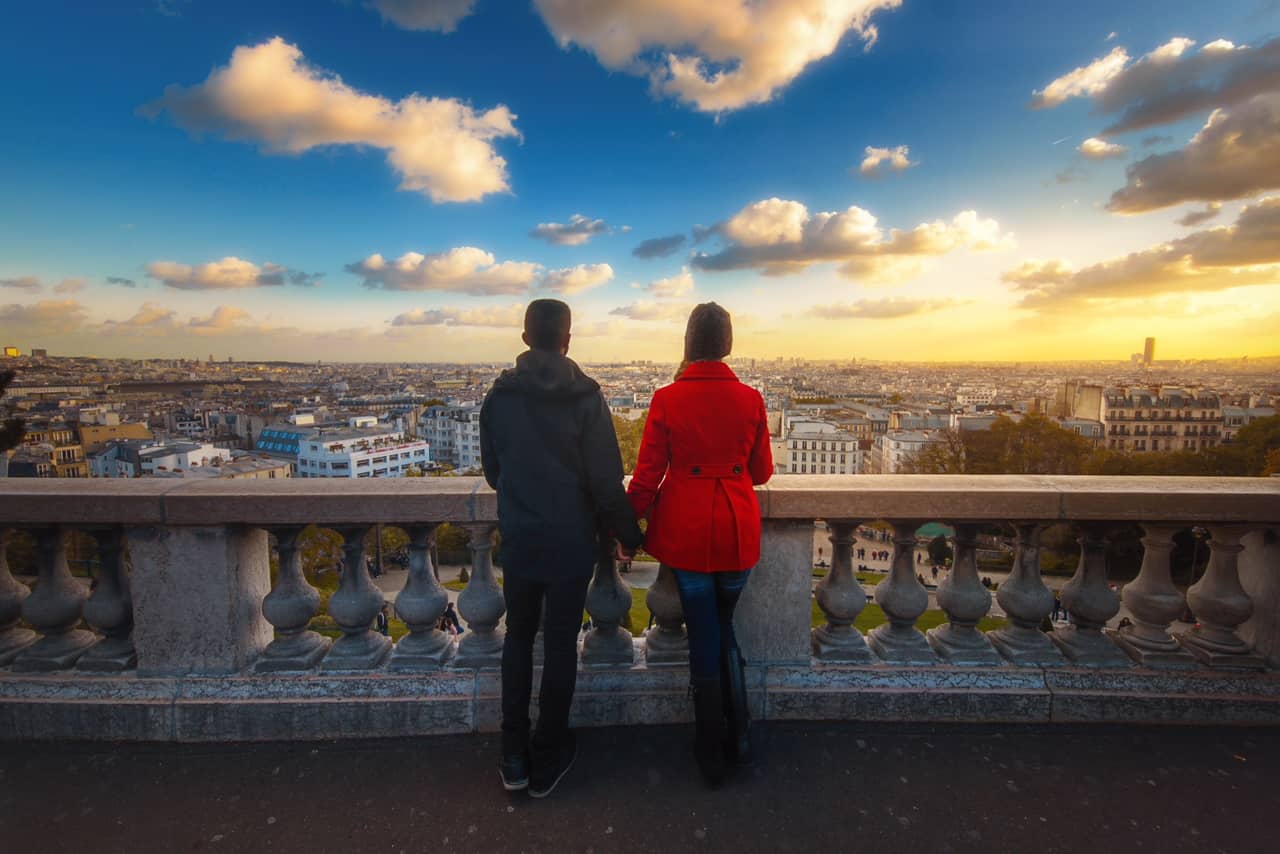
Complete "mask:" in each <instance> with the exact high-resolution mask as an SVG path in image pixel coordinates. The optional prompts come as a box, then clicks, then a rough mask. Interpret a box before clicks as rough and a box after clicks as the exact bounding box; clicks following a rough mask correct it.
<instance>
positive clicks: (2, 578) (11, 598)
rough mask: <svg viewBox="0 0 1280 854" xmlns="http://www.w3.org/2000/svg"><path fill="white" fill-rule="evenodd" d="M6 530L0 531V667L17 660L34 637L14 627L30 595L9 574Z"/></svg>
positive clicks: (23, 585)
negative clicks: (25, 600) (23, 604)
mask: <svg viewBox="0 0 1280 854" xmlns="http://www.w3.org/2000/svg"><path fill="white" fill-rule="evenodd" d="M11 536H13V531H12V529H10V528H0V667H5V666H6V665H8V664H9V662H11V661H13V660H14V659H15V658H17V657H18V654H19V653H20V652H22V651H23V650H24V649H26V648H27V647H29V646H31V644H33V643H35V642H36V633H35V632H33V631H31V629H23V628H19V627H18V620H20V619H21V618H22V602H23V600H24V599H26V598H27V597H28V596H30V595H31V590H30V588H28V587H27V585H25V584H23V583H22V582H21V581H19V580H18V579H16V578H14V577H13V574H12V573H11V572H9V538H10V537H11Z"/></svg>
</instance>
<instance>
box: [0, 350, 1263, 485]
mask: <svg viewBox="0 0 1280 854" xmlns="http://www.w3.org/2000/svg"><path fill="white" fill-rule="evenodd" d="M1142 344H1143V349H1142V351H1141V352H1135V353H1134V354H1133V355H1132V357H1131V358H1130V359H1129V360H1127V361H1125V362H1110V363H1109V362H1094V363H1083V362H1082V363H1071V364H1034V363H1027V364H1021V365H1005V364H989V365H981V364H977V365H965V364H932V365H931V364H909V363H892V362H872V361H858V360H849V361H847V362H838V361H818V360H813V361H810V360H804V359H772V360H766V359H752V358H749V357H737V358H731V359H730V363H731V365H732V367H733V368H734V369H735V371H736V372H737V373H738V375H739V377H740V378H741V379H742V380H743V381H744V382H746V383H747V384H749V385H751V386H752V387H753V388H756V389H757V390H758V391H759V392H760V393H761V394H762V395H763V396H764V398H765V403H766V407H767V409H768V412H769V417H770V425H769V426H770V433H771V436H772V441H773V445H774V447H773V454H774V461H775V465H776V467H777V471H778V472H779V473H784V474H814V475H818V474H842V475H857V474H899V473H905V472H912V471H917V470H919V469H917V468H913V465H914V463H915V461H916V460H917V459H918V458H920V456H921V454H922V452H923V451H924V449H925V448H927V447H929V446H931V445H939V444H942V443H944V442H945V441H946V440H947V437H948V436H955V435H957V434H963V433H972V432H974V431H982V430H989V429H990V428H991V427H992V425H993V424H995V423H996V422H997V420H998V419H1000V418H1001V417H1004V418H1008V419H1013V420H1019V419H1021V418H1023V417H1025V416H1028V415H1032V416H1037V415H1038V416H1044V417H1047V418H1049V419H1051V420H1052V421H1053V422H1054V423H1055V424H1056V425H1057V426H1059V427H1060V428H1061V429H1063V430H1067V431H1070V432H1072V433H1075V434H1076V435H1078V436H1080V437H1081V438H1082V439H1084V440H1085V441H1086V442H1087V444H1088V446H1089V447H1091V448H1093V449H1097V450H1106V451H1111V452H1114V453H1117V454H1123V455H1145V454H1155V453H1164V454H1171V453H1178V452H1181V453H1183V454H1194V453H1198V452H1202V451H1207V450H1210V449H1213V448H1217V447H1220V446H1223V445H1230V444H1231V443H1232V442H1233V441H1234V440H1235V438H1236V436H1237V434H1238V433H1239V431H1240V430H1241V429H1242V428H1244V427H1246V426H1248V425H1249V424H1250V423H1253V422H1255V421H1259V420H1261V419H1266V418H1272V417H1274V416H1275V415H1276V412H1277V409H1276V404H1277V402H1278V401H1280V358H1274V359H1254V360H1250V359H1238V360H1204V361H1197V362H1188V363H1184V362H1180V361H1171V360H1161V359H1158V358H1156V356H1157V351H1156V339H1154V338H1147V339H1145V341H1144V342H1142ZM15 350H16V348H6V350H5V356H4V357H3V361H2V362H0V365H3V367H4V368H5V369H7V370H10V371H13V372H14V374H15V379H14V380H13V381H12V382H11V384H10V385H9V386H8V388H7V390H6V393H5V396H4V398H3V399H2V400H0V405H3V407H4V408H5V409H6V410H7V411H8V412H9V413H11V414H14V415H17V416H20V417H21V418H22V419H23V421H24V423H25V427H26V433H25V436H24V439H23V442H22V445H21V446H20V447H18V448H15V449H12V450H10V451H9V452H7V454H6V455H4V457H3V459H0V472H2V473H6V474H7V475H8V476H10V477H62V478H84V477H161V478H207V477H218V478H233V479H256V478H286V477H303V478H317V477H324V478H329V477H352V478H355V477H408V476H423V475H445V476H461V475H477V474H479V473H480V440H479V435H480V433H479V431H480V425H479V408H480V404H481V403H482V402H483V399H484V395H485V393H486V392H487V391H488V389H489V387H490V386H491V385H492V383H493V380H494V379H495V378H496V377H497V375H498V373H499V372H500V371H501V370H502V369H503V368H505V367H506V365H503V364H495V363H490V364H484V363H474V364H471V363H469V364H443V365H440V364H425V365H415V364H347V363H316V364H302V363H286V362H243V361H234V360H233V359H232V358H230V357H224V358H222V359H218V358H217V357H215V356H214V355H213V354H210V356H209V357H208V358H206V359H203V360H178V359H140V360H133V359H86V358H71V357H59V356H56V355H55V356H50V355H49V354H48V353H47V351H44V350H40V349H36V350H35V351H34V352H33V353H30V354H21V353H17V352H15ZM586 368H587V370H588V371H589V372H590V373H591V374H592V375H593V376H594V377H596V378H597V379H598V380H599V382H600V383H601V387H602V390H603V392H604V394H605V397H606V399H607V401H608V403H609V406H610V408H611V410H612V411H613V413H614V415H615V418H616V419H617V422H618V425H619V433H620V434H625V433H626V432H627V427H626V424H628V423H633V424H636V425H642V424H643V420H644V418H645V415H646V411H647V408H648V404H649V401H650V400H651V399H652V396H653V393H654V392H655V391H657V390H658V389H659V388H661V387H662V386H664V385H666V384H667V383H669V382H670V381H671V377H672V375H673V372H674V370H675V365H674V363H670V364H661V363H655V362H648V361H640V362H627V363H605V364H588V365H586ZM633 429H634V428H633ZM624 453H625V450H624ZM632 453H634V449H632ZM628 462H629V465H634V459H632V460H630V461H628ZM628 470H629V469H628ZM1040 473H1081V472H1079V471H1062V472H1040ZM1240 473H1246V472H1240ZM1247 473H1250V474H1261V473H1262V472H1247Z"/></svg>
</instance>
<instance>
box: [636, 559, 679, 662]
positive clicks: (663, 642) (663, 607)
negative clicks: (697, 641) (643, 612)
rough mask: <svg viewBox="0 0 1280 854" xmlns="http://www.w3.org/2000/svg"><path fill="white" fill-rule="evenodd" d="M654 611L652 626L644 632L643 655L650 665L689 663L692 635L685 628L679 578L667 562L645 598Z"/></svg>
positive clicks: (651, 610)
mask: <svg viewBox="0 0 1280 854" xmlns="http://www.w3.org/2000/svg"><path fill="white" fill-rule="evenodd" d="M644 602H645V605H646V606H648V608H649V611H650V612H651V613H652V614H653V623H654V624H653V626H652V627H651V628H649V629H646V630H645V633H644V658H645V661H646V662H648V663H649V664H651V665H652V664H686V665H687V664H688V663H689V636H688V635H687V634H685V630H684V609H683V608H682V607H681V605H680V589H679V588H678V587H676V577H675V575H673V574H672V572H671V568H670V567H669V566H667V565H666V564H659V565H658V577H657V578H655V579H654V581H653V586H652V587H650V588H649V592H648V593H646V594H645V597H644Z"/></svg>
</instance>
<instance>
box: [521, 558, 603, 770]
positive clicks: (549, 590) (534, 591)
mask: <svg viewBox="0 0 1280 854" xmlns="http://www.w3.org/2000/svg"><path fill="white" fill-rule="evenodd" d="M590 581H591V577H590V576H589V575H583V576H582V577H581V578H575V579H571V580H569V581H555V582H547V581H533V580H531V579H528V578H518V577H516V576H513V575H511V574H509V573H507V574H505V575H504V578H503V582H502V583H503V587H502V595H503V598H505V599H506V602H507V637H506V640H505V641H504V643H503V645H502V750H503V752H504V753H518V752H521V751H523V750H526V749H527V748H528V747H529V696H530V694H531V693H532V692H533V639H534V636H536V635H537V633H538V624H539V622H540V621H541V619H542V603H543V600H544V599H545V600H546V605H547V614H546V625H545V631H544V633H543V649H544V651H545V653H546V655H545V662H544V664H543V668H542V688H541V690H540V691H539V692H538V732H537V735H536V736H535V740H536V741H537V742H538V743H539V744H540V745H542V746H547V747H550V746H552V745H554V744H556V743H557V742H558V741H559V739H560V738H561V736H563V734H564V732H565V730H566V729H568V727H569V704H570V703H571V702H572V701H573V689H574V686H575V685H576V684H577V681H578V631H579V630H580V629H581V628H582V609H583V607H584V606H585V605H586V601H587V584H588V583H589V582H590Z"/></svg>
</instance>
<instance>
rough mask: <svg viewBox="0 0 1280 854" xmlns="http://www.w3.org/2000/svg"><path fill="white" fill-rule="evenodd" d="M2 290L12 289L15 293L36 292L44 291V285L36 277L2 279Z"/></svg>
mask: <svg viewBox="0 0 1280 854" xmlns="http://www.w3.org/2000/svg"><path fill="white" fill-rule="evenodd" d="M0 288H12V289H13V290H15V291H30V292H32V293H35V292H36V291H42V290H44V285H42V284H41V283H40V280H39V279H38V278H36V277H35V276H18V277H16V278H12V279H0Z"/></svg>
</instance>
